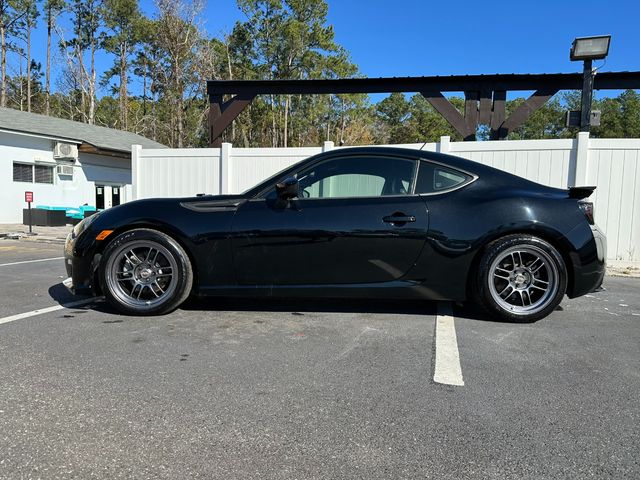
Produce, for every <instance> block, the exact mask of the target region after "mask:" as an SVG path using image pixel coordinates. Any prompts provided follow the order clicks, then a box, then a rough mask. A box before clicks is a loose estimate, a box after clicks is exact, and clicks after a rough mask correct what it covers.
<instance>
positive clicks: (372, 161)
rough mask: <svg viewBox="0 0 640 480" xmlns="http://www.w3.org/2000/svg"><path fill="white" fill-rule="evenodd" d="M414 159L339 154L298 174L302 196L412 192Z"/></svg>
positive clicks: (405, 193) (366, 195)
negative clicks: (339, 155)
mask: <svg viewBox="0 0 640 480" xmlns="http://www.w3.org/2000/svg"><path fill="white" fill-rule="evenodd" d="M415 167H416V162H415V161H414V160H409V159H403V158H395V157H382V156H375V155H362V156H353V157H351V156H349V157H340V158H335V159H331V160H327V161H325V162H321V163H319V164H317V165H314V166H313V167H311V168H309V169H307V170H304V171H302V172H300V173H299V174H298V181H299V182H300V196H301V197H302V198H337V197H378V196H387V195H407V194H409V193H411V187H412V184H413V176H414V171H415Z"/></svg>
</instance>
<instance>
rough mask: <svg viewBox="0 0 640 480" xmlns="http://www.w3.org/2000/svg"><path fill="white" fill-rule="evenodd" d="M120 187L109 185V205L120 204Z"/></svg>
mask: <svg viewBox="0 0 640 480" xmlns="http://www.w3.org/2000/svg"><path fill="white" fill-rule="evenodd" d="M120 188H121V187H111V206H112V207H116V206H118V205H120Z"/></svg>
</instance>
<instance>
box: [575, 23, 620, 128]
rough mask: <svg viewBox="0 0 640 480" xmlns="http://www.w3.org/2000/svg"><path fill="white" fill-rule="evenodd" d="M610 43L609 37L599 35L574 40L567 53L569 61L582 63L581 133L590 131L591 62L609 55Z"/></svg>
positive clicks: (591, 98) (592, 74)
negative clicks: (581, 61)
mask: <svg viewBox="0 0 640 480" xmlns="http://www.w3.org/2000/svg"><path fill="white" fill-rule="evenodd" d="M610 43H611V35H599V36H595V37H580V38H576V39H575V40H574V41H573V44H572V45H571V51H570V53H569V58H570V59H571V61H579V60H583V61H584V64H583V70H582V103H581V106H580V125H579V127H580V131H581V132H589V131H590V129H591V103H592V101H593V76H594V72H593V61H594V60H601V59H603V58H605V57H606V56H607V55H608V54H609V45H610ZM576 113H577V112H576ZM576 120H577V119H576ZM571 125H573V123H571ZM576 126H578V125H576Z"/></svg>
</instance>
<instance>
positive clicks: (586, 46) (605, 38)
mask: <svg viewBox="0 0 640 480" xmlns="http://www.w3.org/2000/svg"><path fill="white" fill-rule="evenodd" d="M610 44H611V35H597V36H594V37H579V38H576V39H575V40H574V41H573V44H572V45H571V51H570V53H569V58H570V59H571V61H572V62H575V61H579V60H602V59H603V58H605V57H606V56H607V55H609V45H610Z"/></svg>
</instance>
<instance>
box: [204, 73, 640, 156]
mask: <svg viewBox="0 0 640 480" xmlns="http://www.w3.org/2000/svg"><path fill="white" fill-rule="evenodd" d="M582 81H583V78H582V75H581V74H580V73H554V74H525V75H520V74H506V75H501V74H498V75H454V76H447V77H439V76H437V77H392V78H347V79H325V80H212V81H209V82H207V93H208V95H209V103H210V110H209V144H210V145H211V146H219V145H220V144H221V142H222V140H221V135H222V132H223V131H224V130H225V128H227V127H228V126H229V125H230V124H231V122H233V120H234V119H235V118H236V117H237V116H238V115H239V114H240V113H241V112H242V110H243V109H244V108H245V107H246V106H247V105H249V103H251V101H252V100H253V98H255V97H256V96H257V95H302V94H349V93H393V92H420V93H422V94H423V95H424V96H425V98H427V100H428V101H429V103H430V104H431V105H432V106H433V107H434V108H435V109H436V110H437V111H438V112H439V113H440V114H441V115H442V116H443V117H444V118H445V119H446V120H447V121H448V122H449V123H450V124H451V125H452V126H453V128H455V130H456V131H457V132H458V133H459V134H460V135H461V136H462V137H463V138H464V139H465V140H473V139H475V132H476V130H477V127H478V125H479V124H484V125H486V124H488V125H490V126H491V131H492V133H491V136H492V138H506V136H507V134H508V133H509V132H510V131H513V129H515V128H517V127H518V126H520V125H522V123H523V122H524V121H525V120H526V119H527V118H528V117H529V116H530V115H531V114H532V113H533V112H535V111H536V110H537V109H539V108H540V107H541V106H542V105H544V103H545V102H546V101H547V100H548V99H549V98H550V96H551V95H554V94H555V93H557V92H558V91H560V90H580V89H581V88H582ZM594 89H596V90H622V89H640V72H604V73H598V75H596V76H595V79H594ZM508 91H535V93H534V94H533V95H532V96H531V97H530V98H529V99H527V101H525V103H524V104H523V105H521V106H520V108H518V109H516V111H515V112H513V114H512V115H511V116H510V117H509V118H508V119H506V120H505V102H506V92H508ZM442 92H465V114H464V116H463V115H461V114H460V112H458V110H457V109H456V108H455V107H454V106H453V105H451V103H450V102H449V101H448V100H447V99H446V98H445V97H444V96H443V95H442ZM492 92H493V100H492V98H491V93H492ZM551 92H553V93H551ZM234 94H235V96H234V97H233V98H232V99H231V100H228V101H227V102H224V103H223V102H222V98H223V95H234ZM478 103H479V105H478Z"/></svg>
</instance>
